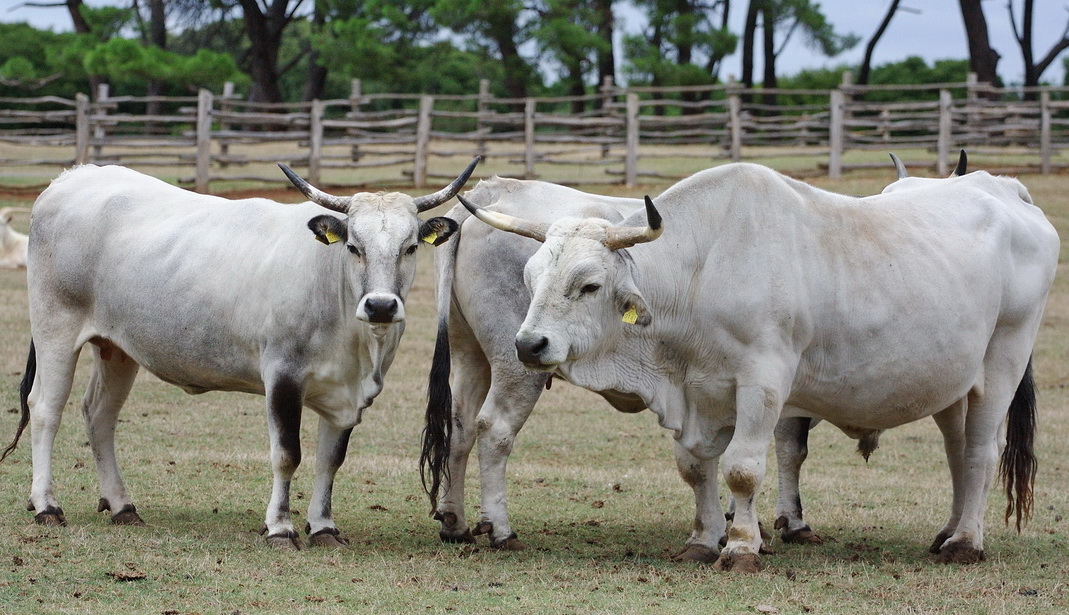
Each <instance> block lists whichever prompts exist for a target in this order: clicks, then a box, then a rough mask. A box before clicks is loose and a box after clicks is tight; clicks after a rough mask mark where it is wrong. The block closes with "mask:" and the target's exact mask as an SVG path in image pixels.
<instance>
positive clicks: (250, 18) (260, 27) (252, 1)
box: [239, 0, 289, 102]
mask: <svg viewBox="0 0 1069 615" xmlns="http://www.w3.org/2000/svg"><path fill="white" fill-rule="evenodd" d="M239 2H240V3H241V8H242V10H243V11H244V15H245V20H244V21H245V33H246V34H247V35H248V36H249V43H250V44H251V45H252V48H251V50H250V52H249V76H250V77H252V86H251V87H250V88H249V100H251V101H254V102H282V89H281V87H280V86H279V71H278V53H279V48H280V47H281V45H282V31H283V30H284V29H285V28H286V25H288V23H289V18H288V17H287V15H286V8H287V7H288V5H289V0H273V1H272V2H271V4H270V5H269V6H268V10H267V12H266V13H264V12H262V11H261V10H260V7H259V5H258V4H257V2H256V0H239Z"/></svg>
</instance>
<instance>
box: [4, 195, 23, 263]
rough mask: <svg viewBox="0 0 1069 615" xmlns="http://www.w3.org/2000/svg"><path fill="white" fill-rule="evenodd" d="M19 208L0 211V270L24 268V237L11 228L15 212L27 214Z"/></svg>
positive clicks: (5, 208)
mask: <svg viewBox="0 0 1069 615" xmlns="http://www.w3.org/2000/svg"><path fill="white" fill-rule="evenodd" d="M29 211H30V210H28V209H23V208H21V207H4V208H3V209H0V269H25V268H26V245H27V243H28V238H27V237H26V235H23V234H22V233H20V232H18V231H16V230H15V229H13V228H11V219H12V218H13V217H14V215H15V213H17V212H26V213H29Z"/></svg>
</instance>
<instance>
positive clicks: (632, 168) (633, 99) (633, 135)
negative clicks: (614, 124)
mask: <svg viewBox="0 0 1069 615" xmlns="http://www.w3.org/2000/svg"><path fill="white" fill-rule="evenodd" d="M638 131H639V124H638V94H636V93H635V92H628V93H627V154H626V155H625V156H624V185H626V186H627V187H628V188H634V187H635V185H636V184H638V141H639V134H638Z"/></svg>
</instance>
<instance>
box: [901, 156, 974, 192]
mask: <svg viewBox="0 0 1069 615" xmlns="http://www.w3.org/2000/svg"><path fill="white" fill-rule="evenodd" d="M890 156H891V162H893V163H894V165H895V173H896V174H897V175H898V178H897V179H896V180H895V181H894V182H892V183H891V184H888V185H887V187H886V188H884V189H883V192H884V193H887V192H894V191H895V190H908V189H910V188H920V187H922V186H926V185H929V184H930V183H931V182H933V181H940V180H939V179H936V178H928V177H910V175H909V171H907V170H906V165H905V164H904V163H903V162H902V160H901V159H899V157H898V156H895V155H894V153H891V154H890ZM968 166H969V157H968V155H966V154H965V150H961V152H960V153H959V154H958V166H956V167H954V172H953V173H951V174H950V177H961V176H962V175H965V174H966V173H967V172H968Z"/></svg>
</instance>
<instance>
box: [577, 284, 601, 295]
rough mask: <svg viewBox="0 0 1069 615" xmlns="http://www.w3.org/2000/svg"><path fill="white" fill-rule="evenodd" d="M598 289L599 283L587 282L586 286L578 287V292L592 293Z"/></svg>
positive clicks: (583, 293) (599, 288)
mask: <svg viewBox="0 0 1069 615" xmlns="http://www.w3.org/2000/svg"><path fill="white" fill-rule="evenodd" d="M599 290H601V284H587V285H586V286H584V287H582V288H580V289H579V294H582V295H592V294H594V293H596V292H598V291H599Z"/></svg>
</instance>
